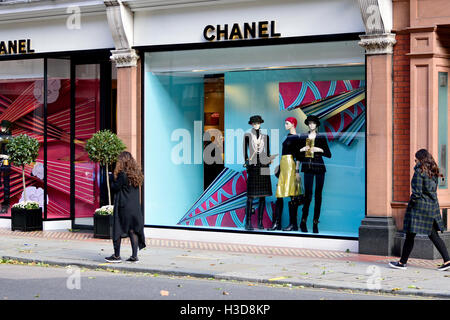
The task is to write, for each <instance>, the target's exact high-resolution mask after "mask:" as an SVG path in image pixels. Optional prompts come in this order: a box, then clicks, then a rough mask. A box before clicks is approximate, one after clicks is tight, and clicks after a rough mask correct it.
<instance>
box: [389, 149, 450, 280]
mask: <svg viewBox="0 0 450 320" xmlns="http://www.w3.org/2000/svg"><path fill="white" fill-rule="evenodd" d="M415 161H416V165H415V167H414V176H413V178H412V180H411V191H412V193H411V197H410V200H409V203H408V207H407V209H406V214H405V219H404V223H403V231H404V232H405V233H406V239H405V243H404V245H403V251H402V256H401V258H400V261H399V262H390V263H389V266H390V267H392V268H395V269H406V262H407V261H408V258H409V255H410V253H411V251H412V249H413V246H414V238H415V236H416V234H417V233H420V234H426V235H428V237H429V238H430V240H431V241H432V242H433V244H434V245H435V246H436V248H437V249H438V251H439V253H440V254H441V256H442V258H443V259H444V264H443V265H442V266H440V267H439V268H438V270H440V271H444V270H447V269H449V268H450V258H449V256H448V251H447V248H446V247H445V243H444V241H442V239H441V238H440V237H439V235H438V233H437V230H441V232H442V231H443V230H444V224H443V222H442V218H441V213H440V210H439V202H438V199H437V193H436V189H437V186H438V178H439V176H442V175H441V174H440V173H439V168H438V166H437V164H436V162H435V161H434V159H433V156H432V155H431V154H430V153H429V152H428V151H427V150H425V149H421V150H419V151H417V152H416V159H415Z"/></svg>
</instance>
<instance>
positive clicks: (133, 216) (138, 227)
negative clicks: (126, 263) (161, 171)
mask: <svg viewBox="0 0 450 320" xmlns="http://www.w3.org/2000/svg"><path fill="white" fill-rule="evenodd" d="M110 182H111V191H112V192H113V193H114V219H113V221H114V222H113V240H117V239H119V238H125V237H128V233H129V231H130V230H133V231H134V232H135V233H136V234H137V236H138V245H139V249H143V248H145V236H144V215H143V214H142V211H141V206H140V204H139V188H135V187H133V186H132V185H130V184H128V178H127V175H126V174H125V173H123V172H120V173H119V174H118V175H117V180H114V178H113V176H110Z"/></svg>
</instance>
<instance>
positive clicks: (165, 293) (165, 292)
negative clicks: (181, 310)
mask: <svg viewBox="0 0 450 320" xmlns="http://www.w3.org/2000/svg"><path fill="white" fill-rule="evenodd" d="M159 294H160V295H162V296H164V297H167V296H168V295H169V291H166V290H161V291H160V292H159Z"/></svg>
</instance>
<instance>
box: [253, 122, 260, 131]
mask: <svg viewBox="0 0 450 320" xmlns="http://www.w3.org/2000/svg"><path fill="white" fill-rule="evenodd" d="M252 127H253V129H255V130H259V128H261V123H259V122H253V123H252Z"/></svg>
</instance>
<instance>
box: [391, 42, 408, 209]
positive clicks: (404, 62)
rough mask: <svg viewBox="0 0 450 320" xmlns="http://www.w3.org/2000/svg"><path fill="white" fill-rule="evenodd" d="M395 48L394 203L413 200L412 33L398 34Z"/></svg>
mask: <svg viewBox="0 0 450 320" xmlns="http://www.w3.org/2000/svg"><path fill="white" fill-rule="evenodd" d="M395 39H396V40H397V44H396V45H395V46H394V55H393V64H394V67H393V71H394V79H393V82H394V96H393V99H394V100H393V108H394V128H393V129H394V137H393V145H394V150H393V151H394V155H393V156H394V178H393V179H394V181H393V183H394V190H393V192H394V199H393V200H394V201H408V199H409V192H410V191H409V185H410V176H409V169H410V165H411V164H410V163H409V151H410V150H409V149H410V140H409V138H410V134H409V133H410V128H409V125H410V61H409V57H408V56H407V55H406V54H407V53H409V52H410V42H409V34H397V35H396V37H395Z"/></svg>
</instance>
